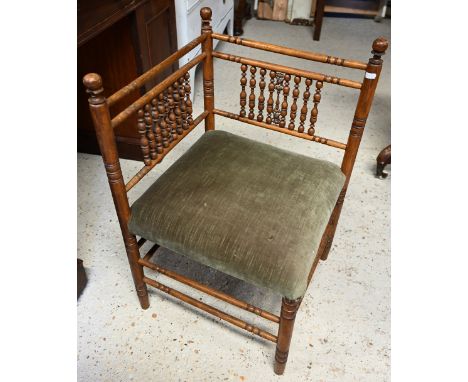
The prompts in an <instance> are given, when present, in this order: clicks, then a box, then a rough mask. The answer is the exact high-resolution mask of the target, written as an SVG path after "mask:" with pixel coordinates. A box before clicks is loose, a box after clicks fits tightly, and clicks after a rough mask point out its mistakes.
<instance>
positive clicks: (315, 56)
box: [211, 33, 367, 70]
mask: <svg viewBox="0 0 468 382" xmlns="http://www.w3.org/2000/svg"><path fill="white" fill-rule="evenodd" d="M211 36H212V37H213V38H214V39H216V40H220V41H225V42H229V43H232V44H237V45H242V46H247V47H249V48H254V49H260V50H266V51H268V52H274V53H279V54H284V55H286V56H292V57H298V58H304V59H307V60H310V61H316V62H322V63H324V64H330V65H337V66H344V67H347V68H352V69H360V70H366V68H367V64H366V63H364V62H361V61H355V60H348V59H346V58H339V57H333V56H328V55H326V54H322V53H315V52H307V51H304V50H299V49H293V48H287V47H285V46H280V45H274V44H269V43H266V42H260V41H255V40H248V39H245V38H240V37H235V36H229V35H225V34H220V33H212V34H211Z"/></svg>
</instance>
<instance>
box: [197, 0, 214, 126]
mask: <svg viewBox="0 0 468 382" xmlns="http://www.w3.org/2000/svg"><path fill="white" fill-rule="evenodd" d="M200 16H201V18H202V23H201V33H202V34H206V39H205V40H204V41H203V43H202V52H203V53H206V58H205V60H204V61H203V94H204V105H205V110H206V111H208V115H207V116H206V119H205V131H208V130H214V129H215V121H214V114H213V109H214V84H213V56H212V52H213V38H212V37H211V34H212V33H213V29H212V28H211V8H208V7H204V8H202V9H200Z"/></svg>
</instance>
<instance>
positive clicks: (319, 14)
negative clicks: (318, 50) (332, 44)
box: [314, 0, 325, 41]
mask: <svg viewBox="0 0 468 382" xmlns="http://www.w3.org/2000/svg"><path fill="white" fill-rule="evenodd" d="M324 13H325V0H317V5H316V7H315V16H314V40H315V41H319V40H320V33H321V32H322V21H323V14H324Z"/></svg>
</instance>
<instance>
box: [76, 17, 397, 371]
mask: <svg viewBox="0 0 468 382" xmlns="http://www.w3.org/2000/svg"><path fill="white" fill-rule="evenodd" d="M200 14H201V19H202V26H201V35H200V36H199V37H197V38H196V39H195V40H193V41H192V42H190V43H189V44H187V45H186V46H184V47H183V48H181V49H179V50H178V51H177V52H175V53H174V54H172V55H171V56H169V57H168V58H167V59H165V60H164V61H162V62H161V63H159V64H158V65H156V66H154V67H153V68H152V69H150V70H148V71H147V72H145V73H144V74H143V75H141V76H140V77H138V78H137V79H135V80H134V81H133V82H131V83H130V84H129V85H127V86H125V87H124V88H122V89H120V90H119V91H117V92H116V93H114V94H113V95H111V96H110V97H108V98H107V99H106V97H104V95H103V86H104V84H103V81H102V79H101V77H100V76H99V75H98V74H95V73H90V74H87V75H86V76H85V77H84V80H83V82H84V84H85V86H86V89H87V93H88V94H89V108H90V112H91V115H92V119H93V123H94V127H95V130H96V135H97V138H98V142H99V145H100V149H101V153H102V157H103V161H104V167H105V170H106V173H107V176H108V180H109V185H110V189H111V193H112V197H113V200H114V204H115V209H116V212H117V216H118V219H119V223H120V228H121V231H122V236H123V240H124V242H125V248H126V252H127V257H128V261H129V264H130V269H131V273H132V276H133V281H134V283H135V289H136V293H137V296H138V298H139V300H140V304H141V307H142V308H143V309H147V308H148V307H149V297H148V290H147V286H148V285H149V286H151V287H154V288H156V289H157V290H159V291H160V292H162V293H166V294H169V295H171V296H173V297H175V298H178V299H180V300H182V301H184V302H186V303H188V304H190V305H193V306H194V307H196V308H198V309H201V310H203V311H205V312H207V313H210V314H212V315H214V316H216V317H219V318H220V319H223V320H225V321H227V322H229V323H231V324H232V325H234V326H236V327H238V328H241V329H244V330H246V331H248V332H250V333H252V334H253V335H256V336H259V337H261V338H263V339H266V340H268V341H272V342H274V343H276V354H275V363H274V371H275V373H276V374H283V372H284V370H285V366H286V362H287V359H288V351H289V347H290V343H291V338H292V334H293V326H294V321H295V317H296V313H297V311H298V309H299V308H300V305H301V301H302V298H303V296H304V295H305V293H306V291H307V287H308V285H309V283H310V280H311V278H312V275H313V273H314V271H315V269H316V267H317V264H318V262H319V261H320V259H321V260H326V259H327V256H328V254H329V252H330V248H331V244H332V241H333V237H334V235H335V230H336V227H337V224H338V220H339V217H340V212H341V209H342V206H343V202H344V199H345V195H346V190H347V188H348V184H349V181H350V177H351V173H352V171H353V166H354V162H355V159H356V155H357V152H358V149H359V144H360V142H361V137H362V134H363V132H364V127H365V124H366V120H367V117H368V115H369V111H370V108H371V104H372V100H373V97H374V92H375V89H376V87H377V83H378V80H379V76H380V72H381V69H382V55H383V54H384V53H385V51H386V49H387V46H388V42H387V41H386V40H385V39H384V38H377V39H376V40H375V41H374V42H373V44H372V56H371V58H370V59H369V60H368V62H367V63H365V62H360V61H355V60H348V59H345V58H338V57H332V56H328V55H325V54H319V53H312V52H305V51H301V50H296V49H292V48H286V47H281V46H277V45H273V44H267V43H262V42H258V41H252V40H248V39H242V38H239V37H232V36H227V35H223V34H218V33H213V31H212V27H211V23H210V22H211V10H210V9H209V8H203V9H202V10H201V12H200ZM213 39H217V40H221V41H224V42H225V43H227V44H237V45H242V46H245V47H247V48H249V49H250V50H252V51H253V50H255V49H260V50H263V51H267V52H270V53H271V54H272V56H273V54H280V55H287V56H293V57H297V58H300V59H304V60H308V61H311V62H319V63H323V64H329V65H335V66H341V67H346V68H351V69H354V70H359V71H362V72H363V79H362V81H361V82H358V81H354V80H350V79H346V78H342V77H337V76H330V75H328V74H322V73H318V72H313V71H309V70H304V69H296V68H293V67H288V66H284V65H278V64H274V63H270V62H264V61H259V60H256V59H252V58H247V57H240V56H236V55H232V54H227V53H223V52H219V51H215V50H213ZM199 45H201V48H202V49H201V53H200V54H199V55H197V56H196V57H195V58H193V59H192V60H190V61H189V62H188V63H186V64H185V65H183V66H181V67H180V68H179V69H178V70H176V71H174V72H173V73H172V74H171V75H169V76H168V77H167V78H166V79H165V80H163V81H162V82H160V83H158V84H157V85H155V86H154V87H152V88H150V89H149V90H147V91H146V92H144V93H142V95H141V96H140V97H139V98H138V99H137V100H136V101H134V102H133V103H132V104H130V105H128V106H127V107H126V108H125V109H124V110H123V111H121V112H120V113H119V114H118V115H115V116H111V115H110V111H109V107H110V106H111V105H112V104H114V103H116V102H117V101H119V100H121V99H122V98H124V96H125V95H126V94H129V93H130V92H132V91H134V90H135V89H143V88H144V85H145V84H147V83H148V82H150V81H151V80H152V79H154V78H155V76H157V75H158V74H160V73H161V72H162V71H164V70H165V69H167V68H169V67H170V66H171V65H172V64H173V63H174V62H176V61H178V60H179V59H180V58H182V57H183V56H184V55H186V54H187V53H189V52H190V51H192V50H193V49H195V48H197V47H198V46H199ZM214 60H227V61H230V62H231V63H230V64H229V65H233V67H235V68H236V67H237V69H236V70H239V77H238V78H239V80H236V83H233V84H232V86H233V87H236V88H237V87H238V89H239V90H238V93H237V91H236V94H237V95H235V97H236V98H235V99H236V100H239V107H238V109H237V110H236V111H234V112H233V111H226V110H221V109H217V108H215V82H214V67H213V61H214ZM199 63H201V64H203V92H204V96H203V103H204V109H203V112H201V113H200V114H199V115H197V116H192V113H193V106H192V100H191V95H192V92H193V89H191V87H190V82H189V73H188V72H189V70H190V69H191V68H193V67H194V66H195V65H197V64H199ZM237 81H239V82H237ZM339 86H344V87H348V88H351V89H354V91H356V92H358V93H359V97H358V101H357V105H356V109H355V113H354V119H353V120H352V121H350V132H349V136H348V140H347V142H339V141H336V140H333V139H329V138H326V137H325V136H326V131H322V128H321V127H320V126H321V125H320V118H319V117H321V118H324V116H322V115H320V113H319V109H320V103H321V101H322V97H323V96H324V95H325V93H324V92H323V90H324V89H326V90H327V91H333V89H335V88H336V87H339ZM233 97H234V95H233ZM236 102H237V101H236ZM130 116H136V117H137V123H136V126H135V129H136V131H138V133H139V136H140V141H139V142H140V148H141V152H142V156H143V166H142V168H141V170H140V171H138V173H137V174H135V175H134V176H133V177H132V178H131V179H130V180H129V181H128V182H127V184H125V183H124V178H123V176H122V172H121V170H120V164H119V155H118V152H117V146H116V140H115V136H114V129H115V128H116V127H117V126H119V125H120V124H121V123H122V122H123V121H125V120H127V119H128V118H129V117H130ZM215 116H217V118H216V120H215ZM219 117H223V118H230V119H234V120H237V121H240V122H242V123H244V126H247V125H253V126H256V127H262V128H265V129H269V130H272V131H275V132H279V133H283V134H287V135H289V136H292V137H297V138H301V139H304V140H309V141H313V142H318V143H321V144H323V145H327V146H331V147H332V148H335V149H338V150H342V151H343V153H344V154H343V159H342V162H341V166H338V165H336V164H333V163H330V162H327V161H323V160H319V159H315V158H312V157H306V156H303V155H299V154H296V153H292V152H289V151H285V150H281V149H278V148H275V147H273V146H269V145H266V144H263V143H259V142H255V141H253V140H250V139H246V138H243V137H240V136H237V135H234V134H231V133H228V132H226V131H222V130H216V129H215V126H216V125H215V122H216V124H222V123H223V118H219ZM202 121H204V127H205V133H204V134H203V135H202V137H201V138H200V139H199V140H198V141H197V142H196V143H195V144H194V145H193V146H192V147H191V148H190V149H189V150H188V151H187V152H186V153H185V154H184V155H182V157H181V158H179V159H178V160H177V161H176V162H175V163H174V164H173V165H172V166H171V167H170V168H169V169H168V170H166V171H165V172H164V173H163V174H162V175H161V176H160V177H159V178H158V179H157V180H156V181H155V182H154V183H153V185H152V186H150V187H149V188H148V190H146V192H145V193H144V194H143V195H142V196H141V197H140V198H138V199H137V200H136V201H135V203H133V205H132V206H131V207H130V204H129V200H128V196H127V194H128V192H129V191H130V190H131V189H132V188H133V187H135V186H136V185H137V184H138V183H139V182H140V180H141V179H142V178H143V177H144V176H145V175H146V174H148V173H149V172H150V171H151V169H153V168H154V167H155V166H156V165H157V164H158V163H160V162H161V161H162V160H163V159H164V157H165V156H166V155H167V154H168V153H169V152H170V151H171V150H172V149H173V148H174V147H175V146H176V145H177V144H178V143H179V142H180V141H181V140H182V139H184V137H186V136H187V135H188V134H190V132H191V131H192V130H194V129H195V128H196V127H197V126H198V125H199V124H200V123H201V122H202ZM317 134H318V135H317ZM293 169H294V171H293ZM272 173H274V174H275V177H272V176H271V174H272ZM295 175H297V177H298V178H294V176H295ZM260 191H261V192H260ZM278 222H281V224H278ZM296 227H297V228H299V229H296ZM137 238H138V240H137ZM147 241H148V242H152V243H154V244H153V245H152V247H151V249H150V250H149V251H148V252H147V253H146V254H143V255H142V254H140V248H141V247H142V245H143V244H144V243H145V242H147ZM160 246H161V247H165V248H168V249H170V250H172V251H174V252H177V253H179V254H182V255H185V256H188V257H191V258H193V259H194V260H196V261H198V262H200V263H202V264H204V265H207V266H210V267H212V268H214V269H218V270H222V271H223V272H224V273H226V274H229V275H231V276H234V277H237V278H239V279H242V280H244V281H246V282H249V283H252V284H255V285H257V286H258V287H262V288H266V289H270V290H271V291H272V292H275V293H277V294H278V295H280V296H282V306H281V310H280V312H277V313H276V314H275V313H271V312H268V311H266V310H264V309H261V308H259V307H256V306H252V305H251V304H249V303H247V302H245V301H241V300H239V299H237V298H234V297H232V296H229V295H227V294H225V293H223V292H221V291H218V290H215V289H213V288H211V287H208V286H206V285H203V284H201V283H199V282H197V281H195V280H192V279H190V278H188V277H185V276H182V275H180V274H177V273H175V272H173V271H171V270H169V269H166V268H163V267H162V266H160V265H157V264H156V263H154V262H152V261H151V259H152V257H153V255H154V254H155V253H156V251H157V250H158V248H159V247H160ZM147 270H149V271H151V272H155V273H156V274H158V273H159V274H163V275H165V276H167V277H170V278H172V279H174V280H176V281H177V282H180V283H183V284H186V285H189V286H191V287H193V288H194V289H196V290H198V291H200V292H202V293H205V294H208V295H210V296H213V297H216V298H218V299H220V300H222V301H224V302H226V303H229V304H232V305H234V306H236V307H238V308H240V309H244V310H246V311H248V312H250V313H252V314H255V315H257V316H259V317H262V318H264V319H266V320H269V321H271V322H273V323H276V324H278V332H277V333H269V332H267V331H265V330H263V329H261V328H259V327H257V326H254V325H251V324H249V323H247V322H245V321H243V320H241V319H239V318H236V317H234V316H233V315H231V314H228V313H225V312H223V311H221V310H219V309H217V308H214V307H212V306H210V305H208V304H206V303H204V302H201V301H200V300H198V299H196V298H192V297H189V296H188V295H186V294H184V293H181V292H179V291H177V290H176V289H173V288H170V287H168V286H166V285H164V284H162V283H160V282H159V281H156V280H155V279H153V278H151V277H150V276H149V275H147V272H146V271H147ZM174 329H175V327H174ZM220 346H222V344H220ZM296 366H297V367H299V365H296ZM302 367H305V365H303V366H302Z"/></svg>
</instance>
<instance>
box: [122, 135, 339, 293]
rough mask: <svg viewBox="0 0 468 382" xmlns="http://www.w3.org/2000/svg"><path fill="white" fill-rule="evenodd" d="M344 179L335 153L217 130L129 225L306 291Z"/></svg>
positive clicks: (223, 266) (257, 279)
mask: <svg viewBox="0 0 468 382" xmlns="http://www.w3.org/2000/svg"><path fill="white" fill-rule="evenodd" d="M344 181H345V177H344V175H343V173H342V172H341V170H340V168H339V167H338V166H336V165H335V164H333V163H330V162H327V161H322V160H318V159H314V158H310V157H306V156H303V155H298V154H295V153H292V152H289V151H286V150H282V149H278V148H275V147H273V146H271V145H267V144H264V143H260V142H256V141H253V140H250V139H247V138H243V137H239V136H237V135H234V134H231V133H228V132H225V131H220V130H216V131H210V132H207V133H205V134H203V136H202V137H201V138H200V139H199V140H198V141H197V142H196V143H195V144H194V145H193V146H192V147H191V148H190V149H189V150H188V151H187V152H186V153H185V154H184V155H183V156H182V157H181V158H180V159H178V160H177V161H176V162H175V163H174V164H173V165H172V166H171V167H170V168H169V169H168V170H167V171H166V172H164V173H163V174H162V175H161V176H160V177H159V179H157V180H156V181H155V182H154V184H153V185H152V186H151V187H149V188H148V190H147V191H146V192H145V193H144V194H143V195H142V196H141V197H140V198H139V199H138V200H137V201H136V202H135V203H134V204H133V205H132V207H131V209H132V214H131V218H130V222H129V228H130V230H131V232H133V233H134V234H136V235H139V236H141V237H144V238H146V239H148V240H150V241H153V242H155V243H158V244H159V245H161V246H163V247H166V248H169V249H170V250H172V251H174V252H176V253H179V254H181V255H185V256H188V257H191V258H193V259H194V260H196V261H198V262H200V263H202V264H204V265H207V266H210V267H212V268H215V269H217V270H219V271H222V272H225V273H227V274H229V275H231V276H234V277H237V278H239V279H242V280H244V281H247V282H250V283H252V284H255V285H257V286H259V287H264V288H268V289H271V290H273V291H275V292H277V293H279V294H281V295H282V296H285V297H287V298H289V299H296V298H298V297H302V296H303V295H304V293H305V291H306V288H307V277H308V274H309V271H310V268H311V266H312V263H313V261H314V258H315V255H316V252H317V249H318V246H319V244H320V240H321V237H322V235H323V232H324V230H325V227H326V225H327V222H328V219H329V217H330V215H331V212H332V210H333V207H334V205H335V203H336V201H337V199H338V195H339V193H340V191H341V189H342V187H343V184H344Z"/></svg>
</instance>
